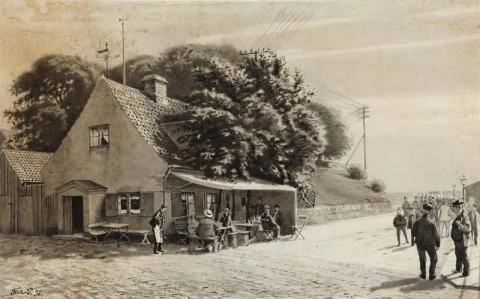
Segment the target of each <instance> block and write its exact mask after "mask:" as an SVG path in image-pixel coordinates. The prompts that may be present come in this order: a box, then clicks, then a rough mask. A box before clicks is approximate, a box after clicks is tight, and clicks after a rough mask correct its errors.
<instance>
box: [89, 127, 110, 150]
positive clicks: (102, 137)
mask: <svg viewBox="0 0 480 299" xmlns="http://www.w3.org/2000/svg"><path fill="white" fill-rule="evenodd" d="M109 144H110V137H109V131H108V125H99V126H93V127H90V147H104V146H108V145H109Z"/></svg>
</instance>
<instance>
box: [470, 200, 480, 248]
mask: <svg viewBox="0 0 480 299" xmlns="http://www.w3.org/2000/svg"><path fill="white" fill-rule="evenodd" d="M468 218H469V219H470V224H471V225H472V239H473V241H474V244H475V246H477V237H478V221H479V220H480V219H479V215H478V212H477V204H476V203H474V204H473V206H472V209H471V210H470V212H468Z"/></svg>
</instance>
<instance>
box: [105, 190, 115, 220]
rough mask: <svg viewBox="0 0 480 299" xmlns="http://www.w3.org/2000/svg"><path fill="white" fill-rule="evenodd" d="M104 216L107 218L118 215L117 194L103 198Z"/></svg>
mask: <svg viewBox="0 0 480 299" xmlns="http://www.w3.org/2000/svg"><path fill="white" fill-rule="evenodd" d="M105 214H106V216H107V217H109V216H117V215H118V194H107V195H106V196H105Z"/></svg>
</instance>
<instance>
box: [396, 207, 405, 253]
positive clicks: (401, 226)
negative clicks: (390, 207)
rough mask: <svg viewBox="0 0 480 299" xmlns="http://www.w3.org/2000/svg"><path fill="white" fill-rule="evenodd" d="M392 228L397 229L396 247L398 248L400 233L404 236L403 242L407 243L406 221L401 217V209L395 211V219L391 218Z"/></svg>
mask: <svg viewBox="0 0 480 299" xmlns="http://www.w3.org/2000/svg"><path fill="white" fill-rule="evenodd" d="M393 226H394V227H395V228H396V229H397V241H398V246H397V247H399V246H400V232H401V231H402V232H403V235H404V236H405V242H406V243H408V237H407V230H406V227H407V219H405V216H403V210H402V209H401V208H398V209H397V215H396V216H395V218H393Z"/></svg>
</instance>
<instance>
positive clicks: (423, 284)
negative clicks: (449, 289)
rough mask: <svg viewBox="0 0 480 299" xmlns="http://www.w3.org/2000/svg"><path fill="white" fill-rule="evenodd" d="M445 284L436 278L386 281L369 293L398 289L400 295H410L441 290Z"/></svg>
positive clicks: (371, 289)
mask: <svg viewBox="0 0 480 299" xmlns="http://www.w3.org/2000/svg"><path fill="white" fill-rule="evenodd" d="M445 284H446V282H445V281H444V280H443V279H441V278H439V277H437V279H435V280H431V281H430V280H428V279H427V280H423V279H421V278H420V277H419V278H407V279H400V280H395V281H387V282H383V283H382V284H381V285H380V286H378V287H372V288H370V291H371V292H375V291H377V290H387V289H398V290H400V291H401V292H402V293H411V292H417V291H428V290H443V289H445V288H446V286H445Z"/></svg>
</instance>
